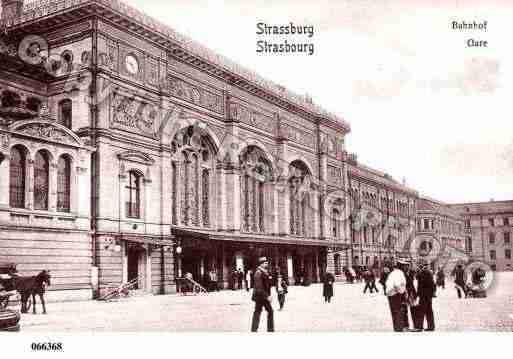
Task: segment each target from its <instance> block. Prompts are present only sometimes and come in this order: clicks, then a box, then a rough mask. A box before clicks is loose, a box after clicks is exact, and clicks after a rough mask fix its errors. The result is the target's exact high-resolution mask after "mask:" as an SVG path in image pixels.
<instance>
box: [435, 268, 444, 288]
mask: <svg viewBox="0 0 513 359" xmlns="http://www.w3.org/2000/svg"><path fill="white" fill-rule="evenodd" d="M436 286H437V287H442V289H445V273H444V271H443V269H442V268H441V267H440V268H438V272H436Z"/></svg>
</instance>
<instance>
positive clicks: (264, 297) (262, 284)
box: [251, 257, 274, 332]
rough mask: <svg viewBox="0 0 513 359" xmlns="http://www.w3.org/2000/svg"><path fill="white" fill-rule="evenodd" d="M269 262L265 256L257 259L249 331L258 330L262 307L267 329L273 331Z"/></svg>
mask: <svg viewBox="0 0 513 359" xmlns="http://www.w3.org/2000/svg"><path fill="white" fill-rule="evenodd" d="M268 269H269V262H268V261H267V258H266V257H261V258H259V260H258V268H257V270H256V271H255V276H254V280H253V282H254V283H253V297H252V298H251V299H252V300H253V301H254V302H255V311H254V312H253V320H252V322H251V331H252V332H256V331H258V325H259V324H260V314H262V308H265V310H266V311H267V331H268V332H274V313H273V307H272V306H271V286H272V283H271V276H270V275H269V271H268Z"/></svg>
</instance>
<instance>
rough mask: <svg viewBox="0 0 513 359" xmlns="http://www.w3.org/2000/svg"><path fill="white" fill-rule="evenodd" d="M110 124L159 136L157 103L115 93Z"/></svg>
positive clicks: (143, 133)
mask: <svg viewBox="0 0 513 359" xmlns="http://www.w3.org/2000/svg"><path fill="white" fill-rule="evenodd" d="M111 105H112V106H111V107H112V115H111V122H110V126H111V127H112V128H117V129H120V130H125V131H129V132H135V133H137V134H139V135H143V136H149V137H152V138H157V129H158V125H159V122H160V121H159V117H160V115H159V110H158V107H157V106H156V105H153V104H148V103H144V102H142V101H139V100H136V99H134V98H131V97H127V96H123V95H121V94H118V93H116V94H113V95H112V100H111Z"/></svg>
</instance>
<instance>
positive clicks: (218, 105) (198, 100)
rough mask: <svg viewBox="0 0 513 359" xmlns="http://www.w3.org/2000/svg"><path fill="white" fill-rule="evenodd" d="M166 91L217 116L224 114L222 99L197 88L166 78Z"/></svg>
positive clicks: (171, 77)
mask: <svg viewBox="0 0 513 359" xmlns="http://www.w3.org/2000/svg"><path fill="white" fill-rule="evenodd" d="M166 87H167V91H169V93H170V94H171V96H174V97H178V98H180V99H182V100H185V101H188V102H192V103H193V104H195V105H198V106H201V107H204V108H206V109H209V110H211V111H214V112H217V113H219V114H224V105H223V98H222V96H220V95H216V94H213V93H211V92H209V91H206V90H204V89H202V88H197V87H195V86H193V85H191V84H189V83H187V82H185V81H183V80H180V79H178V78H176V77H173V76H168V78H167V86H166Z"/></svg>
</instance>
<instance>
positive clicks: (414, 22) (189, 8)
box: [125, 0, 513, 203]
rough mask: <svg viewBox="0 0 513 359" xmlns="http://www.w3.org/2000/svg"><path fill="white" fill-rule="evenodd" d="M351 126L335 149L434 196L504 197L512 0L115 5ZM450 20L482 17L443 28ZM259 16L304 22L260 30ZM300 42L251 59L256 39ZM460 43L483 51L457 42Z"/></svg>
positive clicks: (510, 173) (511, 150) (509, 182)
mask: <svg viewBox="0 0 513 359" xmlns="http://www.w3.org/2000/svg"><path fill="white" fill-rule="evenodd" d="M125 2H127V3H129V4H131V5H134V6H135V7H137V8H138V9H140V10H142V11H144V12H145V13H147V14H148V15H151V16H153V17H155V18H157V19H159V20H160V21H162V22H164V23H166V24H168V25H169V26H171V27H172V28H174V29H175V30H177V31H178V32H181V33H183V34H186V35H188V36H189V37H191V38H193V39H194V40H196V41H198V42H200V43H202V44H203V45H205V46H207V47H209V48H210V49H212V50H214V51H216V52H218V53H220V54H222V55H225V56H227V57H229V58H230V59H232V60H233V61H235V62H237V63H239V64H241V65H243V66H245V67H247V68H249V69H251V70H254V71H256V72H258V73H259V74H260V75H262V76H263V77H265V78H268V79H270V80H272V81H274V82H276V83H278V84H281V85H283V86H285V87H287V88H288V89H290V90H292V91H294V92H296V93H298V94H309V95H310V96H311V97H312V98H313V101H314V102H315V103H316V104H318V105H320V106H322V107H323V108H325V109H327V110H329V111H331V112H334V113H336V114H338V115H339V116H341V117H343V118H344V119H345V120H346V121H348V122H349V123H350V125H351V133H350V134H349V135H348V136H346V150H348V151H349V152H353V153H356V154H357V155H358V160H359V162H361V163H364V164H366V165H368V166H371V167H373V168H376V169H378V170H380V171H383V172H386V173H388V174H390V175H391V176H392V177H394V178H396V179H398V180H401V181H402V180H403V178H404V179H405V181H406V184H407V185H408V186H410V187H412V188H415V189H416V190H418V191H419V192H420V193H421V194H422V195H426V196H429V197H432V198H436V199H438V200H441V201H444V202H449V203H452V202H477V201H488V200H490V199H494V200H508V199H513V121H512V116H511V112H512V110H511V106H510V103H511V102H512V101H513V99H512V98H511V95H510V94H511V93H513V91H512V90H513V81H512V78H513V68H512V66H513V61H512V57H513V55H512V51H511V50H510V49H511V45H510V39H509V37H510V35H509V34H510V33H511V25H510V21H508V20H510V19H511V18H513V1H510V2H508V1H489V0H488V1H484V0H483V1H472V0H466V1H456V0H444V1H442V0H439V1H428V0H425V1H413V0H410V1H401V0H395V1H392V0H382V1H375V0H374V1H370V0H360V1H358V0H357V1H355V0H353V1H348V0H337V1H328V0H318V1H306V0H281V1H278V0H274V1H270V0H252V1H242V0H240V1H236V0H225V1H221V0H210V1H189V0H187V1H186V0H125ZM453 21H459V22H462V21H465V22H467V23H469V22H473V21H476V22H478V23H480V22H483V21H486V22H487V29H486V30H481V31H479V30H454V29H452V22H453ZM259 22H265V23H267V24H269V25H285V24H289V23H290V22H293V23H294V24H297V25H313V26H314V35H313V37H312V38H308V37H305V36H297V35H296V36H287V37H276V36H275V37H272V36H267V37H262V36H259V35H257V34H256V32H257V26H256V24H257V23H259ZM284 39H287V41H288V42H312V43H314V46H315V51H314V54H313V55H312V56H309V55H306V54H258V53H257V52H256V49H257V47H256V42H257V40H267V41H270V42H281V41H283V40H284ZM469 39H475V40H485V41H487V42H488V47H468V46H467V41H468V40H469Z"/></svg>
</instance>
